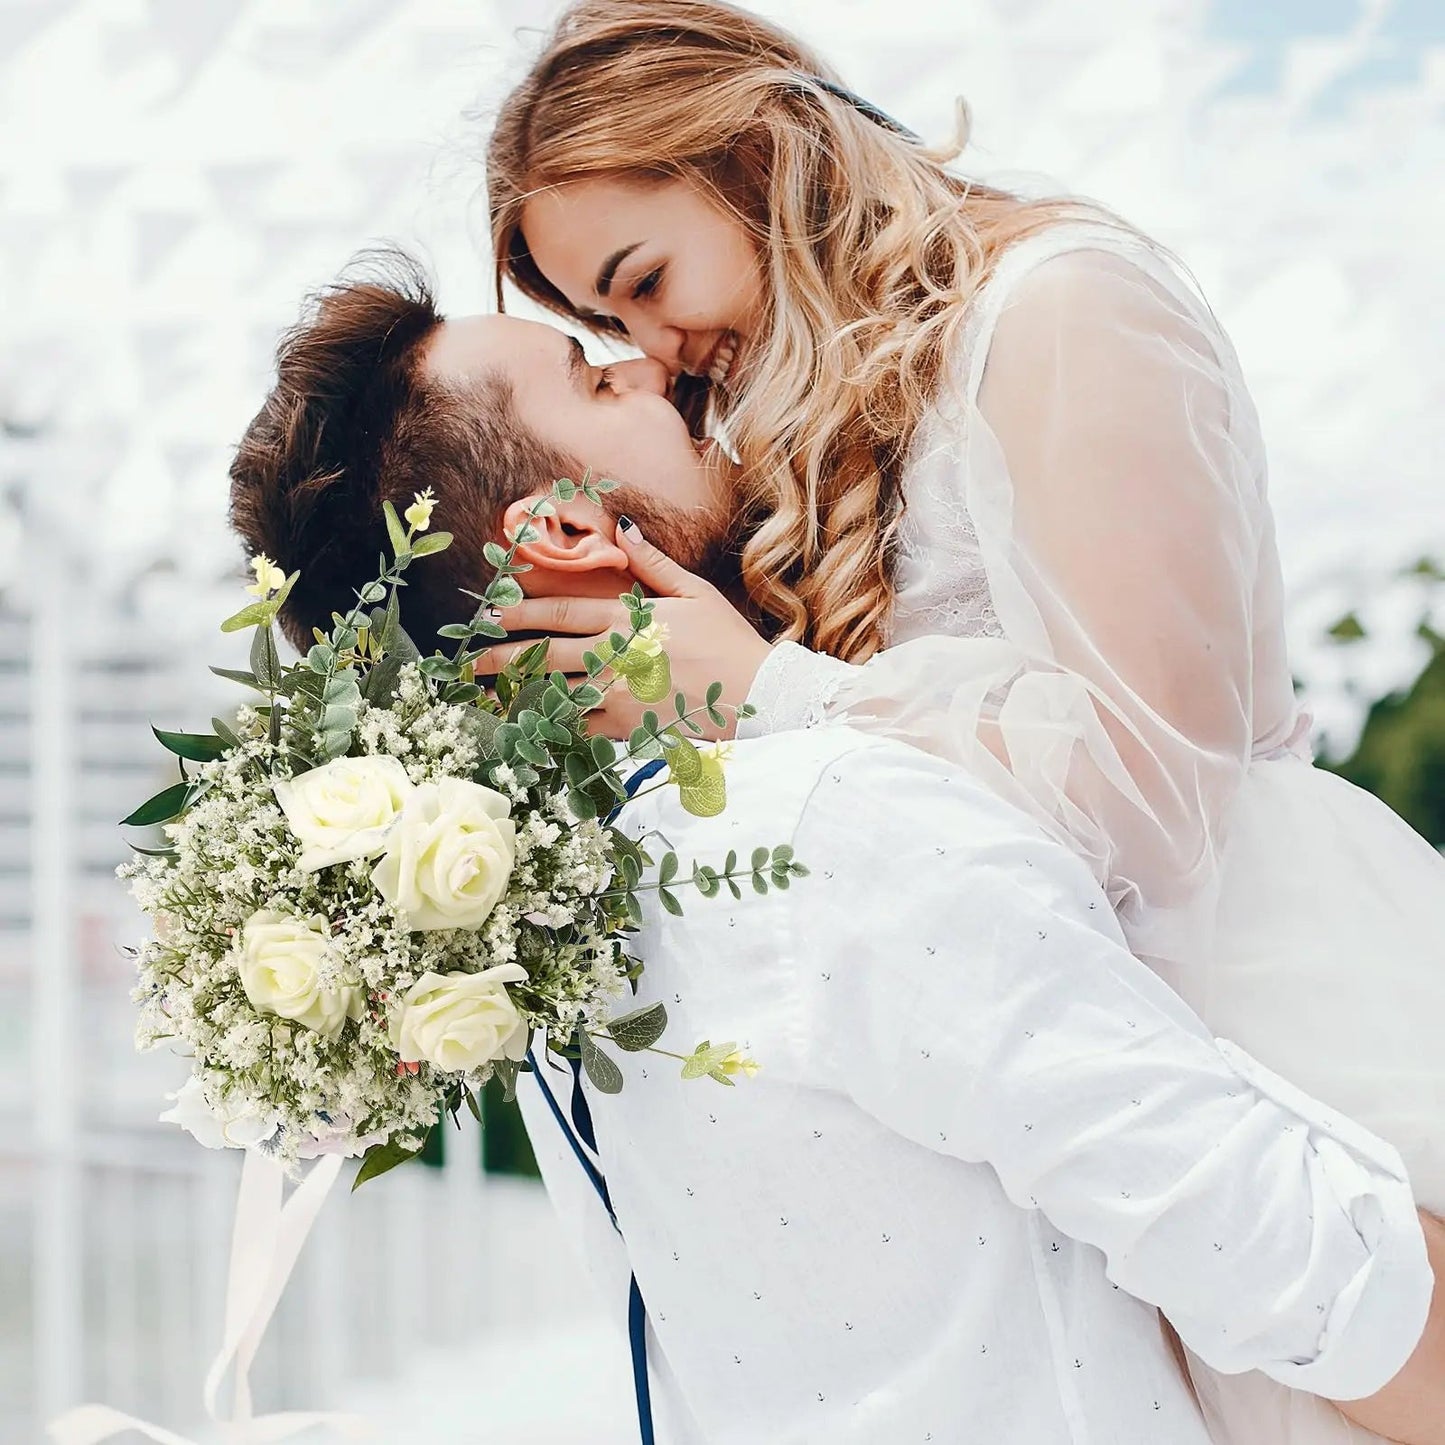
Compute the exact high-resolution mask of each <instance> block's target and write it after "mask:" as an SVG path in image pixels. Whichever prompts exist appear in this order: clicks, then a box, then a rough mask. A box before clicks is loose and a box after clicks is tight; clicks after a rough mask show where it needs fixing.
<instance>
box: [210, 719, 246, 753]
mask: <svg viewBox="0 0 1445 1445" xmlns="http://www.w3.org/2000/svg"><path fill="white" fill-rule="evenodd" d="M211 728H212V730H213V731H214V732H215V734H216V736H217V737H218V738H220V740H221V741H222V742H223V743H225V745H226V746H227V747H228V748H239V747H240V746H241V739H240V737H239V736H238V735H237V733H236V731H235V729H233V728H232V727H231V725H230V723H228V722H227V721H226V720H225V718H219V717H213V718H212V719H211Z"/></svg>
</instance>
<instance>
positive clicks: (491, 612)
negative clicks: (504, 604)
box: [487, 607, 502, 622]
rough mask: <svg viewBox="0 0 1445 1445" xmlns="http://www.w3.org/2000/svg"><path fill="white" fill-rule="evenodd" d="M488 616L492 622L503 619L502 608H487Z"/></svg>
mask: <svg viewBox="0 0 1445 1445" xmlns="http://www.w3.org/2000/svg"><path fill="white" fill-rule="evenodd" d="M487 618H488V620H489V621H491V622H500V621H501V620H502V609H501V608H500V607H489V608H487Z"/></svg>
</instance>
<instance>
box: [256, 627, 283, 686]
mask: <svg viewBox="0 0 1445 1445" xmlns="http://www.w3.org/2000/svg"><path fill="white" fill-rule="evenodd" d="M251 671H252V672H253V673H254V674H255V677H256V681H257V683H258V684H259V685H260V686H261V687H262V688H263V689H264V690H265V691H267V692H270V691H273V690H274V689H275V686H276V684H277V683H278V682H279V681H280V679H281V658H280V656H279V655H278V654H277V652H276V634H275V633H274V632H273V631H272V630H271V624H270V623H269V622H268V623H267V624H266V625H265V626H264V627H258V628H257V629H256V635H255V637H253V638H252V639H251Z"/></svg>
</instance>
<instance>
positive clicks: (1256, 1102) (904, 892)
mask: <svg viewBox="0 0 1445 1445" xmlns="http://www.w3.org/2000/svg"><path fill="white" fill-rule="evenodd" d="M840 837H851V838H854V839H856V840H857V843H858V846H857V847H856V848H850V847H847V846H842V847H840V846H839V844H838V839H839V838H840ZM796 847H797V851H798V856H799V857H801V858H808V857H810V856H813V857H828V858H829V859H830V861H831V862H833V863H834V866H833V867H832V868H831V869H830V876H829V877H828V879H827V880H826V883H827V887H828V899H829V901H830V905H831V904H832V903H833V901H834V900H836V906H828V907H823V908H820V907H818V898H817V897H816V896H815V895H816V890H812V891H810V892H809V893H808V898H807V902H806V904H805V903H804V900H803V897H802V894H801V893H800V894H799V895H798V898H797V904H798V911H797V913H796V915H795V916H794V918H793V921H792V924H791V927H792V937H790V939H789V940H788V948H789V950H790V954H791V956H792V957H793V958H794V959H796V960H797V961H798V962H799V964H800V965H801V966H800V969H799V977H800V979H801V980H803V983H802V985H801V986H802V987H804V988H805V989H807V990H808V995H809V996H808V1000H807V1002H808V1007H809V1014H810V1018H812V1019H813V1020H814V1023H813V1026H812V1027H810V1029H809V1035H810V1039H811V1043H810V1048H811V1049H812V1051H813V1054H814V1059H813V1064H814V1068H815V1069H816V1071H817V1074H818V1076H819V1077H820V1078H822V1079H824V1080H826V1081H827V1082H828V1083H829V1084H830V1085H831V1086H833V1087H837V1088H839V1089H842V1090H844V1091H846V1092H847V1093H848V1094H849V1095H851V1096H852V1097H853V1098H854V1099H855V1100H856V1101H857V1102H858V1103H859V1104H860V1105H861V1106H862V1107H864V1108H866V1109H867V1110H868V1111H869V1112H870V1113H872V1114H873V1115H874V1116H875V1117H877V1118H878V1119H879V1120H880V1121H882V1122H883V1123H885V1124H887V1125H888V1126H889V1127H890V1128H892V1129H894V1130H895V1131H896V1132H898V1133H900V1134H902V1135H904V1136H905V1137H908V1138H910V1139H912V1140H914V1141H915V1142H916V1143H918V1144H920V1145H923V1146H925V1147H927V1148H930V1149H933V1150H936V1151H939V1152H944V1153H949V1154H952V1155H955V1156H957V1157H958V1158H960V1159H963V1160H966V1161H968V1162H970V1163H986V1164H989V1165H991V1166H992V1167H993V1169H994V1170H995V1171H996V1173H997V1174H998V1177H999V1179H1000V1180H1001V1182H1002V1184H1003V1187H1004V1189H1005V1190H1006V1191H1007V1193H1008V1195H1009V1197H1010V1198H1011V1199H1012V1200H1013V1201H1014V1202H1015V1203H1016V1204H1018V1205H1020V1206H1022V1207H1024V1208H1037V1209H1039V1210H1041V1211H1042V1212H1043V1213H1044V1214H1045V1215H1046V1216H1047V1217H1048V1218H1049V1219H1050V1221H1051V1222H1052V1223H1053V1224H1054V1226H1055V1227H1056V1228H1057V1229H1059V1230H1060V1231H1062V1232H1063V1233H1064V1234H1067V1235H1069V1236H1070V1237H1072V1238H1074V1239H1076V1240H1078V1241H1080V1242H1082V1243H1085V1244H1088V1245H1091V1246H1094V1247H1096V1248H1097V1249H1099V1250H1100V1251H1102V1253H1103V1255H1104V1256H1105V1260H1106V1268H1107V1271H1108V1274H1109V1277H1110V1279H1111V1280H1112V1281H1113V1282H1114V1283H1115V1284H1117V1285H1119V1286H1120V1287H1121V1288H1122V1289H1125V1290H1127V1291H1128V1292H1129V1293H1131V1294H1133V1295H1135V1296H1137V1297H1138V1298H1140V1299H1143V1300H1146V1301H1148V1302H1150V1303H1152V1304H1154V1305H1156V1306H1158V1308H1159V1309H1160V1310H1161V1311H1163V1313H1164V1314H1165V1315H1166V1316H1167V1317H1168V1318H1169V1319H1170V1320H1171V1322H1172V1323H1173V1324H1174V1326H1175V1328H1176V1329H1177V1330H1178V1331H1179V1334H1180V1336H1181V1337H1182V1338H1183V1339H1184V1341H1185V1343H1186V1344H1187V1345H1188V1346H1189V1347H1190V1348H1191V1349H1192V1350H1193V1351H1194V1352H1195V1353H1196V1354H1197V1355H1199V1356H1200V1357H1201V1358H1202V1359H1203V1360H1204V1361H1205V1362H1206V1363H1208V1364H1209V1365H1211V1366H1213V1367H1214V1368H1215V1369H1218V1370H1221V1371H1224V1372H1226V1373H1232V1372H1238V1371H1244V1370H1255V1369H1257V1370H1262V1371H1264V1372H1265V1373H1266V1374H1268V1375H1270V1376H1272V1377H1273V1378H1275V1379H1276V1380H1278V1381H1280V1382H1281V1383H1283V1384H1286V1385H1289V1386H1292V1387H1295V1388H1298V1389H1304V1390H1309V1391H1311V1392H1312V1393H1315V1394H1319V1395H1325V1396H1328V1397H1332V1398H1335V1399H1354V1398H1359V1397H1361V1396H1364V1395H1368V1394H1371V1393H1373V1392H1374V1391H1375V1390H1377V1389H1379V1388H1380V1387H1381V1386H1383V1385H1384V1384H1386V1383H1387V1382H1388V1381H1389V1380H1390V1379H1391V1378H1392V1377H1393V1376H1394V1375H1395V1374H1396V1373H1397V1372H1398V1371H1399V1369H1400V1368H1401V1367H1402V1366H1403V1365H1404V1363H1405V1361H1406V1360H1407V1359H1408V1357H1409V1355H1410V1353H1411V1351H1412V1350H1413V1348H1414V1346H1415V1344H1416V1343H1417V1342H1418V1340H1419V1337H1420V1335H1421V1332H1422V1331H1423V1329H1424V1324H1425V1319H1426V1316H1427V1313H1428V1310H1429V1305H1430V1297H1431V1292H1432V1289H1433V1277H1432V1274H1431V1271H1430V1267H1429V1263H1428V1260H1427V1258H1426V1253H1425V1246H1424V1239H1423V1234H1422V1231H1421V1229H1420V1224H1419V1220H1418V1217H1417V1216H1416V1213H1415V1206H1414V1201H1413V1198H1412V1195H1411V1191H1410V1188H1409V1184H1408V1182H1407V1180H1406V1176H1405V1171H1404V1168H1403V1166H1402V1164H1401V1162H1400V1159H1399V1157H1398V1155H1397V1154H1396V1153H1395V1151H1394V1150H1393V1149H1392V1148H1390V1146H1388V1145H1387V1144H1385V1143H1384V1142H1383V1141H1381V1140H1379V1139H1378V1138H1376V1137H1374V1136H1373V1135H1371V1134H1369V1133H1367V1132H1366V1131H1365V1130H1363V1129H1360V1128H1359V1127H1358V1126H1356V1125H1354V1124H1353V1123H1352V1122H1351V1121H1349V1120H1345V1119H1342V1118H1338V1117H1336V1116H1334V1115H1333V1114H1332V1113H1331V1111H1330V1110H1328V1109H1327V1108H1325V1107H1324V1106H1323V1105H1321V1104H1319V1103H1318V1102H1317V1101H1315V1100H1313V1099H1311V1098H1309V1097H1307V1096H1306V1095H1304V1094H1303V1093H1301V1092H1300V1091H1299V1090H1296V1089H1294V1088H1292V1087H1291V1086H1290V1085H1289V1084H1287V1083H1286V1082H1285V1081H1284V1080H1281V1079H1278V1078H1276V1077H1275V1076H1274V1075H1273V1074H1271V1073H1270V1072H1269V1071H1268V1070H1267V1069H1265V1068H1264V1067H1263V1066H1261V1065H1260V1064H1259V1063H1257V1062H1256V1061H1255V1060H1253V1059H1252V1058H1250V1057H1248V1056H1247V1055H1245V1054H1244V1053H1243V1052H1242V1051H1240V1050H1238V1049H1236V1048H1235V1047H1233V1046H1232V1045H1230V1044H1228V1043H1221V1042H1219V1041H1216V1040H1215V1039H1214V1038H1212V1037H1211V1036H1210V1034H1209V1032H1208V1030H1207V1029H1206V1028H1205V1027H1204V1025H1203V1024H1202V1023H1201V1022H1200V1021H1199V1019H1198V1018H1197V1017H1195V1016H1194V1015H1193V1014H1192V1013H1190V1012H1189V1011H1188V1009H1186V1008H1185V1006H1184V1005H1183V1003H1182V1002H1181V1001H1180V1000H1179V999H1178V998H1177V996H1176V995H1174V994H1173V993H1172V992H1171V991H1170V990H1169V989H1168V988H1166V987H1165V985H1164V984H1162V983H1161V982H1160V981H1159V979H1158V978H1157V977H1155V975H1154V974H1152V973H1151V972H1150V971H1149V970H1148V968H1146V967H1145V966H1144V965H1143V964H1142V963H1140V962H1139V961H1138V960H1137V959H1135V958H1134V957H1133V956H1132V955H1131V954H1130V953H1129V952H1128V949H1127V948H1126V946H1125V945H1124V943H1123V940H1122V937H1121V935H1120V934H1119V931H1118V928H1117V925H1116V924H1115V921H1114V919H1113V916H1112V914H1111V912H1110V911H1109V908H1108V905H1107V903H1106V901H1105V899H1104V896H1103V894H1102V893H1101V892H1100V891H1099V890H1098V888H1097V886H1096V884H1095V883H1094V881H1093V880H1092V878H1091V877H1090V875H1089V874H1088V872H1087V870H1086V869H1085V868H1084V866H1083V865H1082V864H1081V863H1080V862H1079V861H1078V860H1077V859H1075V858H1074V857H1073V856H1072V855H1071V854H1069V853H1067V852H1066V851H1065V850H1063V849H1062V848H1061V847H1059V846H1058V845H1057V844H1054V843H1052V842H1051V841H1049V840H1048V839H1046V838H1045V837H1044V836H1043V835H1042V834H1041V833H1039V832H1037V831H1035V830H1034V829H1033V828H1032V826H1031V825H1030V824H1029V823H1028V821H1027V820H1025V819H1024V818H1023V817H1022V816H1021V815H1019V814H1017V813H1015V812H1013V811H1012V810H1010V809H1009V808H1008V807H1007V806H1006V805H1005V804H1003V803H1001V802H1000V801H999V800H997V799H996V798H994V797H993V796H991V795H990V794H988V793H986V792H985V791H984V790H983V789H982V788H980V787H979V786H978V785H977V784H976V783H974V782H973V781H972V780H970V779H968V778H966V777H964V776H962V775H960V774H958V773H957V772H954V771H951V770H950V769H949V768H948V767H947V765H945V764H944V763H941V762H939V761H938V760H936V759H933V758H930V757H927V756H926V755H924V754H922V753H917V752H913V751H911V750H909V749H906V748H902V747H898V746H892V745H880V746H874V747H865V748H860V749H858V750H857V751H855V752H853V753H851V754H849V755H848V756H847V757H845V758H844V759H842V760H841V761H840V762H839V763H837V764H836V765H834V766H833V767H832V768H831V769H830V771H829V773H827V774H825V776H824V777H823V778H822V779H821V780H820V782H819V784H818V787H817V788H816V789H815V791H814V794H813V797H812V799H811V800H810V802H809V805H808V807H807V809H806V810H805V813H804V815H803V819H802V822H801V825H800V827H799V830H798V834H797V840H796ZM814 965H819V966H814ZM843 969H846V970H847V974H848V978H849V985H850V986H849V987H848V988H847V989H838V988H836V987H833V986H827V985H824V984H822V983H820V982H819V981H818V980H820V979H821V978H822V977H823V975H824V974H825V973H828V974H831V975H832V976H834V977H836V976H837V974H838V973H839V971H840V970H843ZM962 1223H963V1222H961V1226H962Z"/></svg>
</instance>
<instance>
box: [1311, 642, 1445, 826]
mask: <svg viewBox="0 0 1445 1445" xmlns="http://www.w3.org/2000/svg"><path fill="white" fill-rule="evenodd" d="M1325 766H1329V767H1332V768H1333V770H1334V771H1335V772H1337V773H1339V775H1340V776H1341V777H1342V778H1346V779H1348V780H1349V781H1350V782H1352V783H1354V784H1355V785H1356V786H1357V787H1361V788H1366V789H1368V790H1369V791H1370V792H1372V793H1374V794H1375V795H1376V796H1377V797H1378V798H1380V799H1381V800H1382V801H1383V802H1385V803H1386V804H1388V805H1389V806H1390V807H1391V808H1392V809H1394V811H1395V812H1396V813H1398V814H1399V815H1400V816H1401V817H1402V818H1403V819H1404V820H1405V821H1406V822H1407V823H1408V824H1409V825H1410V826H1411V827H1412V828H1414V829H1415V831H1416V832H1417V833H1419V834H1420V835H1421V836H1422V837H1424V838H1425V839H1426V840H1428V841H1429V842H1430V843H1433V844H1434V845H1435V847H1437V848H1441V847H1445V647H1442V646H1441V645H1440V644H1439V643H1438V642H1437V643H1436V646H1435V648H1434V655H1433V656H1432V657H1431V659H1430V661H1429V662H1428V663H1427V664H1426V666H1425V669H1424V671H1423V672H1422V673H1421V674H1420V676H1419V677H1418V678H1417V679H1416V680H1415V682H1414V684H1413V685H1412V686H1411V687H1410V688H1409V690H1408V691H1406V692H1403V693H1396V694H1392V695H1391V696H1389V697H1383V698H1380V699H1379V700H1378V701H1376V702H1375V703H1374V704H1373V705H1372V706H1371V708H1370V710H1369V714H1368V716H1367V717H1366V719H1365V726H1364V730H1363V732H1362V733H1361V734H1360V741H1359V744H1358V746H1357V747H1356V748H1355V751H1354V753H1353V754H1351V756H1350V757H1348V758H1345V759H1344V760H1343V761H1339V762H1335V763H1326V764H1325Z"/></svg>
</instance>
